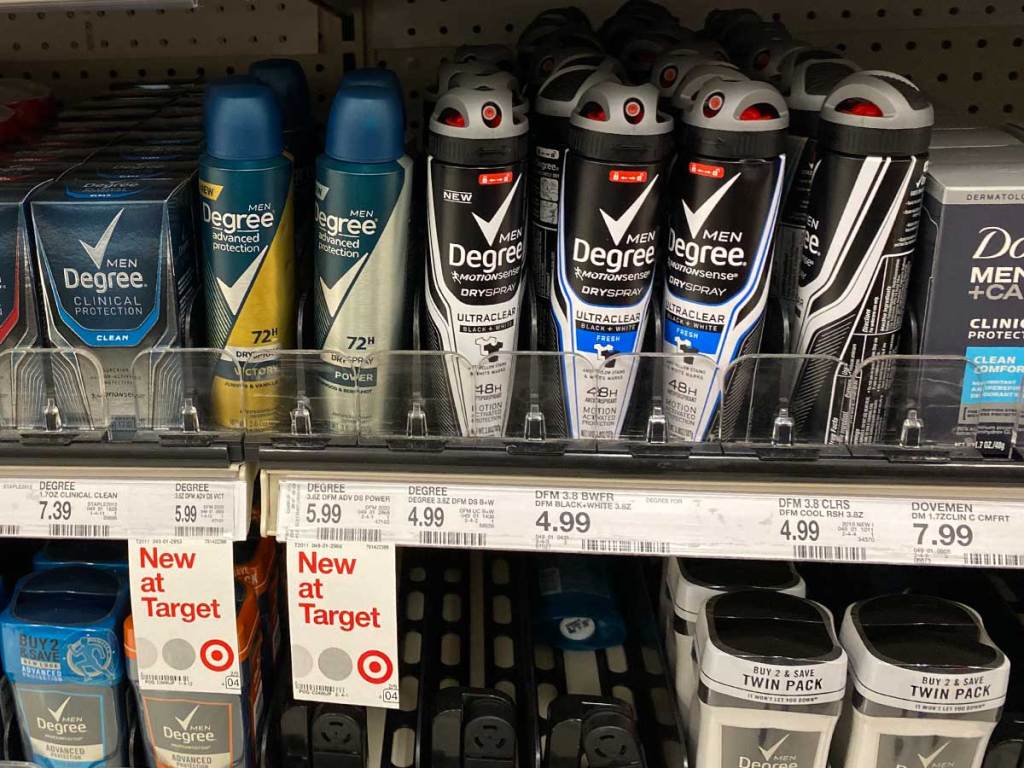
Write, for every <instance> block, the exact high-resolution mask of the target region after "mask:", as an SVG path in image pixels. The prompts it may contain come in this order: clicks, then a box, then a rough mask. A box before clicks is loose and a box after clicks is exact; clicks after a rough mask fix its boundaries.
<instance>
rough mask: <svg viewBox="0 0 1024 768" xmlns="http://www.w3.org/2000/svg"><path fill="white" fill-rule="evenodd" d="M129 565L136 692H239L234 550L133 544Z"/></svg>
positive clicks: (212, 543) (198, 542)
mask: <svg viewBox="0 0 1024 768" xmlns="http://www.w3.org/2000/svg"><path fill="white" fill-rule="evenodd" d="M128 557H129V561H128V562H129V572H130V578H131V593H132V621H133V623H134V626H135V648H136V654H137V662H138V672H139V685H140V687H141V688H143V689H144V690H154V691H191V692H196V693H233V692H237V691H239V690H241V680H240V678H239V660H238V626H237V624H236V620H235V574H234V566H233V555H232V548H231V542H230V541H228V540H226V539H179V538H159V539H157V538H154V539H131V540H129V543H128Z"/></svg>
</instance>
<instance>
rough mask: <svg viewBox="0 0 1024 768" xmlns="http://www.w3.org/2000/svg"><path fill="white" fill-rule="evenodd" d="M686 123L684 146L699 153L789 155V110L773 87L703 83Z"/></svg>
mask: <svg viewBox="0 0 1024 768" xmlns="http://www.w3.org/2000/svg"><path fill="white" fill-rule="evenodd" d="M683 123H684V125H685V126H686V128H685V130H684V132H683V142H684V144H685V145H686V146H687V148H688V149H689V150H690V151H692V152H693V153H694V154H700V155H707V156H708V157H720V158H737V159H740V158H746V157H773V156H775V155H779V154H781V153H782V152H784V151H785V142H786V128H787V127H788V126H789V110H788V109H787V107H786V101H785V99H783V98H782V94H780V93H779V92H778V91H777V90H775V88H773V87H772V86H771V85H769V84H768V83H762V82H759V81H757V80H733V81H727V80H724V79H722V78H720V77H716V78H712V79H710V80H708V81H707V82H706V83H704V87H703V88H701V89H700V91H699V92H698V93H697V95H696V97H695V98H694V99H693V103H692V104H691V105H690V108H689V109H687V110H686V112H684V113H683Z"/></svg>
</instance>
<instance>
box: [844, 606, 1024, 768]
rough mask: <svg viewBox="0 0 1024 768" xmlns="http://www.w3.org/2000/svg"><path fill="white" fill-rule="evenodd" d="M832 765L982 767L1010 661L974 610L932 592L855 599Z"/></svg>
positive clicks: (846, 636) (846, 623)
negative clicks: (847, 679) (845, 688)
mask: <svg viewBox="0 0 1024 768" xmlns="http://www.w3.org/2000/svg"><path fill="white" fill-rule="evenodd" d="M840 639H841V640H842V643H843V647H844V648H845V649H846V652H847V653H848V654H849V656H850V682H851V685H850V686H849V687H850V691H849V695H848V696H847V701H846V703H845V706H844V708H843V716H842V720H841V721H840V724H839V727H838V728H837V729H836V738H835V741H834V742H833V744H832V768H980V766H981V764H982V760H983V758H984V755H985V748H986V745H987V744H988V740H989V737H990V736H991V735H992V731H993V729H994V728H995V725H996V722H997V721H998V720H999V715H1000V712H1001V708H1002V706H1003V701H1004V700H1005V698H1006V690H1007V685H1008V683H1009V677H1010V663H1009V661H1008V660H1007V658H1006V656H1005V655H1004V654H1003V652H1002V651H1000V650H999V649H998V648H997V647H996V646H995V645H994V644H993V643H992V641H991V640H990V639H989V637H988V635H987V634H986V633H985V628H984V626H983V625H982V623H981V618H980V617H979V616H978V614H977V613H975V612H974V610H972V609H971V608H968V607H967V606H965V605H961V604H960V603H954V602H951V601H949V600H941V599H939V598H936V597H926V596H922V595H889V596H885V597H875V598H872V599H870V600H864V601H861V602H859V603H855V604H853V605H852V606H850V607H849V608H848V609H847V610H846V617H845V618H844V619H843V626H842V630H841V632H840Z"/></svg>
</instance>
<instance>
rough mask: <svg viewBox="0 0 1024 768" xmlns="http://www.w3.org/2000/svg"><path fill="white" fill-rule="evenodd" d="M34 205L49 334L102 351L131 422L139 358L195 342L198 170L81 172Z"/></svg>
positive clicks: (111, 395)
mask: <svg viewBox="0 0 1024 768" xmlns="http://www.w3.org/2000/svg"><path fill="white" fill-rule="evenodd" d="M31 207H32V222H33V226H34V231H35V241H36V257H37V259H38V261H39V274H40V282H41V283H42V287H43V308H44V313H45V322H46V329H47V334H48V336H49V339H50V341H51V343H52V344H53V346H55V347H63V348H81V349H87V350H89V351H90V352H91V353H93V354H94V355H95V356H96V357H97V358H98V359H99V361H100V363H101V365H102V368H103V371H102V373H103V379H104V384H105V390H106V400H107V403H108V407H109V414H110V419H111V426H112V428H113V429H114V430H115V431H116V430H122V429H124V430H131V429H132V428H133V427H134V424H135V417H136V413H137V410H136V408H137V404H136V391H135V384H134V380H133V370H132V363H133V361H134V359H135V357H136V356H137V355H138V354H139V353H140V352H141V351H142V350H144V349H146V348H147V347H167V346H185V340H186V338H187V337H188V335H189V333H188V330H187V329H188V328H189V327H190V319H191V318H190V315H191V312H192V307H193V305H194V303H195V296H196V293H197V288H198V285H197V268H196V257H195V252H194V249H193V240H194V237H193V193H192V178H191V174H177V178H163V179H145V178H110V179H104V178H97V177H96V176H95V175H94V174H78V173H77V172H73V173H72V174H70V175H68V176H65V177H63V178H61V179H58V180H57V181H55V182H53V183H51V184H50V185H49V186H48V187H47V188H45V189H44V190H42V191H40V192H38V193H37V194H35V195H34V196H33V199H32V203H31ZM83 376H88V373H87V372H86V371H84V370H83ZM86 391H87V392H88V393H89V396H90V397H92V398H98V396H99V395H98V392H99V391H100V390H99V387H98V386H90V382H86ZM94 405H95V404H94ZM142 407H145V406H144V404H143V406H142ZM93 412H94V413H96V412H97V410H96V408H93ZM99 412H102V411H99Z"/></svg>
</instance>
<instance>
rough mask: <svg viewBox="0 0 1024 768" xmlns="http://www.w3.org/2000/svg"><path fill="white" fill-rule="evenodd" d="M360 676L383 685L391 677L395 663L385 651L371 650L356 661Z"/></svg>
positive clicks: (367, 680)
mask: <svg viewBox="0 0 1024 768" xmlns="http://www.w3.org/2000/svg"><path fill="white" fill-rule="evenodd" d="M356 669H357V670H358V671H359V676H360V677H361V678H363V680H365V681H366V682H368V683H372V684H373V685H382V684H383V683H386V682H387V681H388V680H389V679H391V674H392V673H393V672H394V671H395V665H394V663H393V662H392V661H391V659H390V658H389V657H388V655H387V654H386V653H384V651H377V650H373V649H371V650H369V651H366V653H364V654H363V655H362V656H360V657H359V661H358V662H356Z"/></svg>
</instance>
